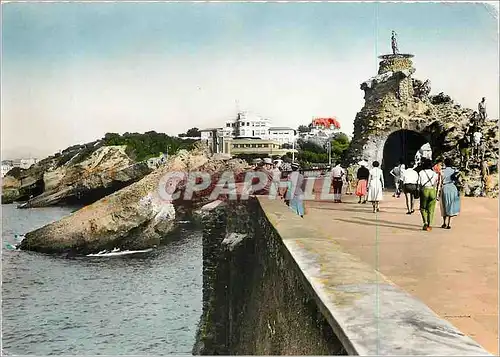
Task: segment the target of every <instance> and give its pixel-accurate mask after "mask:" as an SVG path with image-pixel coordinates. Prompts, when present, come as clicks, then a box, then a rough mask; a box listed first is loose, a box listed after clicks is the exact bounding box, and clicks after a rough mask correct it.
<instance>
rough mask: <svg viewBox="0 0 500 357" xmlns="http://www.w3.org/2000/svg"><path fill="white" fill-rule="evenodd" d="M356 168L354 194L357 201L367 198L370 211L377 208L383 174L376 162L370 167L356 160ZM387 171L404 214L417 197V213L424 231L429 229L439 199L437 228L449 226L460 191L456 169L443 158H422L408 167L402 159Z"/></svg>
mask: <svg viewBox="0 0 500 357" xmlns="http://www.w3.org/2000/svg"><path fill="white" fill-rule="evenodd" d="M359 166H360V168H359V169H358V172H357V181H358V182H357V188H356V195H357V196H358V197H359V201H358V203H366V202H367V201H368V202H371V203H372V206H373V212H374V213H375V212H379V211H380V201H382V200H383V194H382V193H383V190H384V178H383V172H382V170H381V169H380V164H379V162H377V161H374V162H373V164H372V167H373V168H372V169H371V170H368V168H367V163H366V162H364V161H361V162H359ZM390 174H391V175H392V177H393V178H394V184H395V192H394V195H393V197H396V198H399V197H400V195H401V193H403V194H404V196H405V199H406V209H407V212H406V214H408V215H411V214H413V213H414V212H415V201H416V200H417V199H418V200H419V201H420V214H421V216H422V222H423V227H422V229H423V230H425V231H431V230H432V224H433V221H434V213H435V208H436V204H437V203H438V202H439V205H440V211H441V216H442V217H443V224H442V225H441V228H445V229H451V218H452V217H455V216H457V215H458V214H459V213H460V193H459V190H458V187H457V181H458V177H459V171H458V170H457V169H456V168H455V167H454V166H453V163H452V161H451V159H449V158H447V159H445V160H444V162H442V161H438V162H436V164H435V165H433V163H432V161H431V160H429V159H427V158H423V159H422V161H421V164H420V165H419V166H416V165H415V163H414V162H411V163H410V165H409V166H408V168H406V167H405V165H404V162H403V160H401V161H400V163H399V165H397V166H396V167H394V168H393V169H392V170H391V171H390Z"/></svg>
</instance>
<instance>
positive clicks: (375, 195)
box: [367, 161, 384, 213]
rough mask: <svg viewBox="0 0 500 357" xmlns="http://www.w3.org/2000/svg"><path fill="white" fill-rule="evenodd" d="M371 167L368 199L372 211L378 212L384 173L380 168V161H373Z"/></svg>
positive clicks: (382, 191) (381, 197) (382, 190)
mask: <svg viewBox="0 0 500 357" xmlns="http://www.w3.org/2000/svg"><path fill="white" fill-rule="evenodd" d="M372 166H373V168H372V169H371V170H370V175H369V177H368V197H367V199H368V201H370V202H371V203H372V206H373V213H375V212H380V205H379V204H380V201H382V199H383V198H384V195H383V193H384V173H383V172H382V170H381V169H380V167H379V166H380V163H379V162H378V161H374V162H373V164H372Z"/></svg>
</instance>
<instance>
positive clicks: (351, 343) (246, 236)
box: [193, 198, 488, 356]
mask: <svg viewBox="0 0 500 357" xmlns="http://www.w3.org/2000/svg"><path fill="white" fill-rule="evenodd" d="M202 214H203V224H204V233H203V315H202V317H201V320H200V325H199V331H198V335H197V341H196V344H195V346H194V348H193V353H194V354H202V355H227V354H232V355H240V354H245V355H255V354H264V355H283V354H288V355H325V354H328V355H342V354H343V355H345V354H349V355H462V356H465V355H478V356H479V355H488V353H487V352H486V351H485V350H484V349H482V348H481V347H480V346H479V345H478V344H477V343H476V342H475V341H473V340H472V339H470V338H469V337H467V336H465V335H464V334H462V333H461V332H460V331H458V330H457V329H456V328H454V327H453V326H452V325H451V324H450V323H448V322H447V321H445V320H443V319H441V318H439V317H438V316H437V315H436V314H434V313H433V312H432V311H431V310H430V309H429V308H428V307H427V306H426V305H425V304H423V303H421V302H420V301H418V300H416V299H415V298H413V297H412V296H410V295H409V294H407V293H406V292H404V291H402V290H401V289H399V288H398V287H397V286H395V285H394V284H392V283H391V282H390V281H388V280H387V279H386V278H385V277H384V276H382V275H381V274H379V273H378V272H376V271H374V270H373V269H372V268H371V267H369V266H368V265H367V264H365V263H363V262H361V261H360V260H359V259H358V258H356V257H354V256H352V255H350V254H347V253H346V252H344V251H343V250H342V249H341V248H340V246H339V245H338V244H336V243H335V240H334V239H332V237H326V236H325V235H324V233H321V231H320V230H319V229H317V228H316V227H307V226H304V223H303V220H302V219H301V218H300V217H298V216H297V215H295V214H294V213H292V212H291V211H290V210H289V209H288V207H287V206H285V205H284V204H283V203H282V202H281V201H279V200H268V199H265V198H258V199H257V198H252V199H250V200H247V201H243V202H240V203H238V202H234V201H233V202H231V201H230V202H228V203H221V204H219V205H217V203H215V204H211V205H208V206H207V207H205V210H203V213H202ZM332 235H333V237H334V232H332Z"/></svg>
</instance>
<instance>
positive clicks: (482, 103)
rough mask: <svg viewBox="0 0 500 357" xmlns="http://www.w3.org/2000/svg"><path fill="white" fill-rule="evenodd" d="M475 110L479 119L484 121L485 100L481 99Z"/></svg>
mask: <svg viewBox="0 0 500 357" xmlns="http://www.w3.org/2000/svg"><path fill="white" fill-rule="evenodd" d="M477 109H478V111H479V118H480V119H481V120H486V98H485V97H483V99H481V101H480V102H479V104H478V105H477Z"/></svg>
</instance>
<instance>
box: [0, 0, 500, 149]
mask: <svg viewBox="0 0 500 357" xmlns="http://www.w3.org/2000/svg"><path fill="white" fill-rule="evenodd" d="M391 30H395V31H396V32H397V34H398V39H399V41H398V42H399V49H400V52H401V53H411V54H414V55H415V57H414V58H413V63H414V67H415V68H416V73H415V74H414V77H415V78H419V79H427V78H429V79H430V80H431V83H432V93H434V94H437V93H439V92H445V93H446V94H448V95H450V96H451V97H452V98H453V99H454V100H455V101H456V102H458V103H460V104H461V105H462V106H465V107H470V108H473V109H476V108H477V103H478V101H479V100H480V98H481V97H483V96H484V97H486V98H487V108H488V109H487V110H488V115H489V116H490V117H498V112H499V103H498V101H499V99H498V98H499V85H498V82H499V68H498V63H499V58H498V57H499V55H498V12H497V10H495V7H493V6H491V5H486V4H484V3H479V4H478V3H346V2H344V3H194V2H193V3H118V2H116V3H40V2H39V3H6V4H2V82H1V84H2V93H1V129H2V130H1V131H2V133H1V139H2V143H1V146H2V158H13V157H24V156H34V157H44V156H47V155H50V154H53V153H55V152H57V151H58V150H60V149H64V148H66V147H68V146H70V145H74V144H79V143H85V142H90V141H93V140H96V139H98V138H101V137H103V136H104V134H105V133H106V132H117V133H124V132H146V131H150V130H155V131H157V132H165V133H167V134H172V135H176V134H178V133H182V132H185V131H186V130H187V129H189V128H191V127H198V128H207V127H214V126H222V125H223V123H224V121H225V120H227V119H230V118H232V117H234V116H235V115H236V112H237V110H238V109H241V110H248V111H251V112H254V113H256V114H259V115H262V116H265V117H268V118H270V119H271V121H272V124H273V125H275V126H290V127H293V128H296V127H298V126H299V125H301V124H306V125H307V124H308V123H310V121H311V119H312V118H313V117H319V116H328V117H330V116H335V117H337V118H338V120H339V121H340V123H341V126H342V131H344V132H345V133H347V134H349V135H350V134H352V131H353V121H354V118H355V116H356V113H357V112H358V111H359V110H360V109H361V108H362V106H363V103H364V100H363V95H364V93H363V91H361V90H360V84H361V83H362V82H363V81H365V80H367V79H368V78H370V77H372V76H374V75H376V73H377V69H378V63H379V61H380V60H379V59H378V58H377V56H379V55H382V54H387V53H390V52H391V47H390V35H391Z"/></svg>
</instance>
